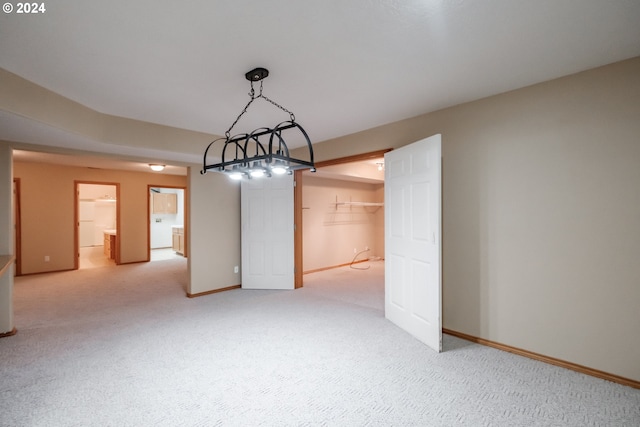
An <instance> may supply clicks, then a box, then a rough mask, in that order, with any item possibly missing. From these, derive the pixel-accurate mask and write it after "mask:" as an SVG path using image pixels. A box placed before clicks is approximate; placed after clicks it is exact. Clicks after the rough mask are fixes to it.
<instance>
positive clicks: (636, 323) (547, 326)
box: [314, 58, 640, 381]
mask: <svg viewBox="0 0 640 427" xmlns="http://www.w3.org/2000/svg"><path fill="white" fill-rule="evenodd" d="M437 133H440V134H442V144H443V146H442V152H443V322H444V327H445V328H449V329H452V330H455V331H458V332H462V333H466V334H469V335H473V336H476V337H480V338H484V339H488V340H492V341H496V342H499V343H503V344H506V345H510V346H514V347H518V348H522V349H525V350H528V351H531V352H536V353H540V354H543V355H546V356H551V357H555V358H559V359H562V360H566V361H569V362H572V363H576V364H579V365H583V366H586V367H589V368H593V369H598V370H602V371H604V372H607V373H612V374H616V375H619V376H622V377H625V378H629V379H633V380H636V381H638V380H640V363H639V361H640V340H639V339H638V331H640V310H639V309H638V307H639V302H640V262H638V260H639V259H640V258H639V254H640V190H639V189H640V58H634V59H630V60H627V61H622V62H619V63H615V64H611V65H608V66H604V67H600V68H596V69H593V70H588V71H585V72H582V73H579V74H575V75H572V76H567V77H564V78H560V79H556V80H552V81H548V82H544V83H541V84H537V85H534V86H530V87H526V88H523V89H520V90H515V91H512V92H508V93H504V94H501V95H497V96H493V97H490V98H485V99H482V100H479V101H475V102H471V103H467V104H462V105H458V106H455V107H452V108H448V109H444V110H441V111H437V112H434V113H430V114H425V115H422V116H419V117H415V118H412V119H408V120H403V121H401V122H396V123H392V124H390V125H386V126H381V127H378V128H375V129H371V130H368V131H365V132H361V133H358V134H354V135H350V136H347V137H344V138H339V139H335V140H331V141H326V142H324V143H320V144H317V145H316V146H314V149H315V153H316V159H317V160H327V159H331V158H338V157H344V156H348V155H354V154H359V153H364V152H370V151H375V150H379V149H383V148H389V147H391V148H394V147H401V146H403V145H406V144H409V143H411V142H413V141H417V140H420V139H422V138H425V137H428V136H430V135H434V134H437Z"/></svg>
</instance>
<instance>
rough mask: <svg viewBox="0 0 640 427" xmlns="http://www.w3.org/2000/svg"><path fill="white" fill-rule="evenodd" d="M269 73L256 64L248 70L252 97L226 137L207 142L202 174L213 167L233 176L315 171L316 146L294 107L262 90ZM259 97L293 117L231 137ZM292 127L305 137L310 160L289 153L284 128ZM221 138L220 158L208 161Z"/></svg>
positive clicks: (290, 128) (247, 176)
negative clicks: (301, 170)
mask: <svg viewBox="0 0 640 427" xmlns="http://www.w3.org/2000/svg"><path fill="white" fill-rule="evenodd" d="M268 75H269V71H268V70H267V69H265V68H256V69H253V70H251V71H249V72H248V73H246V74H245V77H246V79H247V80H249V81H250V82H251V92H250V93H249V95H250V97H251V99H250V100H249V102H248V103H247V105H246V106H245V108H244V110H243V111H242V112H241V113H240V115H239V116H238V118H237V119H236V121H235V122H233V124H232V125H231V127H230V128H229V130H227V132H225V137H224V138H218V139H216V140H214V141H212V142H211V143H210V144H209V145H208V146H207V149H206V150H205V152H204V159H203V168H202V171H201V172H200V173H201V174H205V173H207V171H209V170H213V171H215V172H223V173H227V174H229V175H230V176H231V177H232V178H240V179H241V178H249V179H251V178H253V177H257V176H262V175H266V176H267V177H270V176H271V175H272V174H282V173H288V174H292V173H293V171H294V170H297V169H310V170H311V171H312V172H315V165H314V160H313V146H312V145H311V140H310V139H309V135H308V134H307V132H306V131H305V130H304V128H303V127H302V126H300V124H298V123H297V122H296V121H295V116H294V114H293V113H292V112H291V111H289V110H287V109H286V108H284V107H282V106H281V105H279V104H277V103H275V102H273V101H272V100H271V99H269V98H267V97H266V96H264V95H263V94H262V80H263V79H264V78H266V77H267V76H268ZM257 81H259V82H260V93H259V94H258V95H256V94H255V90H254V88H253V82H257ZM258 98H263V99H265V100H266V101H268V102H270V103H271V104H273V105H275V106H276V107H278V108H280V109H281V110H283V111H285V112H287V113H289V118H290V120H287V121H284V122H282V123H280V124H278V125H277V126H276V127H274V128H267V127H263V128H258V129H256V130H254V131H253V132H251V133H243V134H238V135H235V136H233V137H231V130H232V129H233V127H234V126H235V125H236V123H238V120H240V118H241V117H242V115H243V114H244V113H246V112H247V109H248V108H249V106H250V105H251V103H252V102H253V101H255V100H256V99H258ZM290 130H292V131H295V130H298V131H299V132H300V134H301V135H302V136H303V137H304V140H305V141H306V143H307V148H308V149H309V159H308V160H302V159H296V158H292V157H291V156H290V154H289V147H288V146H287V143H286V141H285V139H284V137H283V132H285V131H290ZM261 138H262V140H261ZM218 141H223V142H224V145H223V147H222V155H221V161H220V162H219V163H215V164H209V165H208V164H207V155H208V153H209V149H210V148H211V147H212V146H213V145H215V143H216V142H218Z"/></svg>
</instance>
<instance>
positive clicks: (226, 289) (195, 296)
mask: <svg viewBox="0 0 640 427" xmlns="http://www.w3.org/2000/svg"><path fill="white" fill-rule="evenodd" d="M241 287H242V285H233V286H227V287H226V288H220V289H214V290H212V291H207V292H200V293H197V294H190V293H189V292H187V296H188V297H189V298H197V297H203V296H205V295H211V294H217V293H218V292H225V291H231V290H233V289H240V288H241Z"/></svg>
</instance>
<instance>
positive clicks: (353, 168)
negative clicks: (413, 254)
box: [296, 150, 390, 274]
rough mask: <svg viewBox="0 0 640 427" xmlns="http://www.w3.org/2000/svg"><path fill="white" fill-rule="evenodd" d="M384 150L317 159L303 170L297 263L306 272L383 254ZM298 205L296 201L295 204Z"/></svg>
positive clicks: (362, 263)
mask: <svg viewBox="0 0 640 427" xmlns="http://www.w3.org/2000/svg"><path fill="white" fill-rule="evenodd" d="M388 151H390V150H380V151H376V152H371V153H365V154H362V155H357V156H350V157H344V158H340V159H335V160H330V161H326V162H318V163H317V164H316V169H317V172H315V173H311V172H309V171H304V172H302V174H301V177H302V180H301V182H302V185H300V183H297V185H296V189H301V190H300V197H299V199H300V200H301V202H300V203H299V204H300V205H301V206H299V212H300V218H298V219H297V221H296V223H297V224H300V223H302V227H297V230H300V229H301V236H300V243H299V245H298V246H300V247H301V252H302V253H301V254H299V258H298V263H297V265H298V266H300V265H302V270H303V273H304V274H306V273H312V272H317V271H322V270H327V269H332V268H338V267H344V266H352V267H353V268H355V269H363V268H366V267H367V266H368V265H369V264H368V263H369V261H382V260H383V259H384V203H383V202H384V153H386V152H388ZM296 210H297V211H298V207H296Z"/></svg>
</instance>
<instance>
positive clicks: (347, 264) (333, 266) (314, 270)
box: [303, 259, 369, 274]
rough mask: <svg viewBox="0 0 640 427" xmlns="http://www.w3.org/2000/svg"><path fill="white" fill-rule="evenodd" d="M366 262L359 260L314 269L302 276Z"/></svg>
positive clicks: (366, 260) (365, 260)
mask: <svg viewBox="0 0 640 427" xmlns="http://www.w3.org/2000/svg"><path fill="white" fill-rule="evenodd" d="M368 261H369V260H368V259H361V260H358V261H353V262H348V263H346V264H338V265H331V266H329V267H321V268H316V269H313V270H307V271H305V272H304V273H303V274H309V273H318V272H319V271H326V270H333V269H334V268H340V267H347V266H349V265H352V264H359V263H361V262H368Z"/></svg>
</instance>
